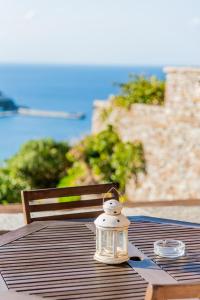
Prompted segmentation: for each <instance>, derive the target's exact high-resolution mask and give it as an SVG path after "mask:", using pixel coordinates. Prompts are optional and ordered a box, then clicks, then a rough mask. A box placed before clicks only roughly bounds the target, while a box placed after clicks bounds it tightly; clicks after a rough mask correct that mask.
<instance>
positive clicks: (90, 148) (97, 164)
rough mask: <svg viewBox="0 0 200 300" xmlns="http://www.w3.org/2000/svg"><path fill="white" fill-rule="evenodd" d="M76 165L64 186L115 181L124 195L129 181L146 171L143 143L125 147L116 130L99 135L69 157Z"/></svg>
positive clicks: (88, 140)
mask: <svg viewBox="0 0 200 300" xmlns="http://www.w3.org/2000/svg"><path fill="white" fill-rule="evenodd" d="M67 159H68V160H70V161H71V162H72V167H71V168H69V169H68V172H67V176H66V177H65V178H64V179H63V182H65V183H66V182H70V183H71V184H72V185H75V184H80V183H81V182H84V180H85V179H86V178H87V179H88V178H89V179H90V181H94V182H98V183H100V182H110V181H115V182H118V183H119V185H120V189H121V190H122V191H124V189H125V184H126V182H127V180H128V179H129V178H130V177H131V176H132V175H135V177H136V178H137V174H138V172H144V171H145V160H144V153H143V148H142V145H141V143H139V142H135V143H123V142H122V141H121V140H120V138H119V136H118V134H117V133H116V132H115V131H114V130H113V127H112V126H108V128H107V129H106V130H104V131H102V132H100V133H99V134H97V135H90V136H88V137H86V138H85V139H83V140H82V141H81V142H80V143H79V144H78V145H77V146H75V147H73V148H72V149H71V150H70V151H69V152H68V154H67Z"/></svg>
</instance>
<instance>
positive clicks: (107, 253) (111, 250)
mask: <svg viewBox="0 0 200 300" xmlns="http://www.w3.org/2000/svg"><path fill="white" fill-rule="evenodd" d="M103 209H104V213H103V214H101V215H100V216H98V217H97V219H96V220H95V222H94V223H95V225H96V253H95V255H94V259H96V260H98V261H100V262H102V263H106V264H120V263H122V262H125V261H127V260H128V259H129V257H128V226H129V224H130V221H129V220H128V219H127V218H126V217H125V216H124V215H122V214H121V210H122V205H121V204H120V203H119V202H118V201H117V200H115V199H112V200H109V201H106V202H104V204H103Z"/></svg>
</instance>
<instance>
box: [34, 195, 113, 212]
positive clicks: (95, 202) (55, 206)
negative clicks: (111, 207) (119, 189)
mask: <svg viewBox="0 0 200 300" xmlns="http://www.w3.org/2000/svg"><path fill="white" fill-rule="evenodd" d="M110 199H112V198H106V199H105V201H107V200H110ZM102 203H103V199H102V198H98V199H91V200H81V201H74V202H61V203H46V204H43V203H42V204H32V205H30V211H31V212H40V211H48V210H61V209H68V208H82V207H90V206H102Z"/></svg>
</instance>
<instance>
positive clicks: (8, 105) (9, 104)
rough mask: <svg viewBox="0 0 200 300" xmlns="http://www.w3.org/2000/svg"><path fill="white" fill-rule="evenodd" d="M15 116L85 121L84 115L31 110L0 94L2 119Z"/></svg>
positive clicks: (0, 115)
mask: <svg viewBox="0 0 200 300" xmlns="http://www.w3.org/2000/svg"><path fill="white" fill-rule="evenodd" d="M13 114H20V115H26V116H33V117H46V118H63V119H84V118H85V114H84V113H68V112H64V111H46V110H38V109H31V108H28V107H25V106H19V105H17V104H16V103H15V102H14V100H13V99H11V98H9V97H7V96H5V95H4V94H3V93H2V92H0V117H5V116H10V115H13Z"/></svg>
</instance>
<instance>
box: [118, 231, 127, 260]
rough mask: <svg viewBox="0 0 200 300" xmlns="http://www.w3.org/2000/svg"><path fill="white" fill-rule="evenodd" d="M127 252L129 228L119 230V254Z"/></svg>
mask: <svg viewBox="0 0 200 300" xmlns="http://www.w3.org/2000/svg"><path fill="white" fill-rule="evenodd" d="M126 253H127V230H123V231H118V234H117V255H118V256H120V255H124V254H126Z"/></svg>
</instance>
